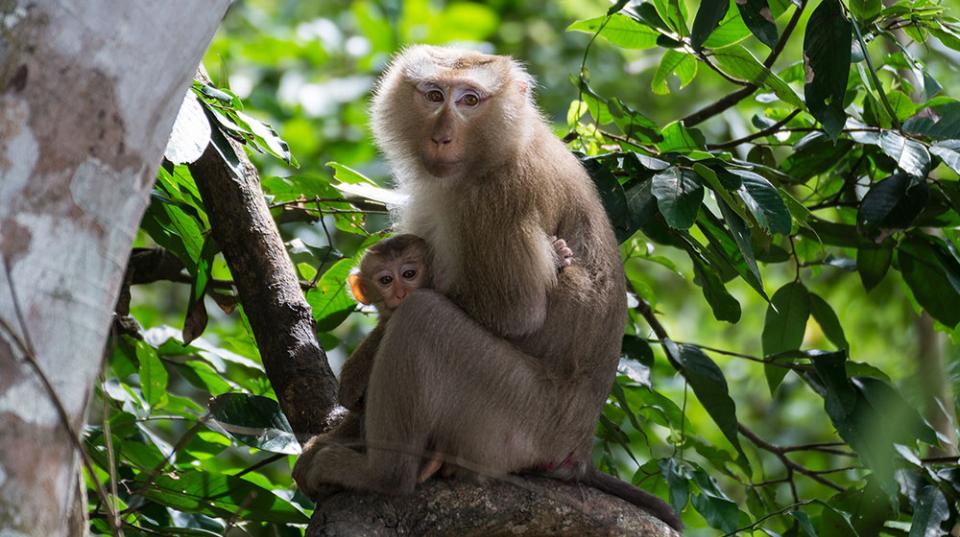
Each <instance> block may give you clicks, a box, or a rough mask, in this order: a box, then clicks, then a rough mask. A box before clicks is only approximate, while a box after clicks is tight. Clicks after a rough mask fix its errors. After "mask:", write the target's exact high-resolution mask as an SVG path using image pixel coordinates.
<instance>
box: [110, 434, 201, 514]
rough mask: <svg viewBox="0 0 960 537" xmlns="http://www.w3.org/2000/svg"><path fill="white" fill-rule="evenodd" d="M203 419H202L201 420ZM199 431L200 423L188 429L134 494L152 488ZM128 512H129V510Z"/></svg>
mask: <svg viewBox="0 0 960 537" xmlns="http://www.w3.org/2000/svg"><path fill="white" fill-rule="evenodd" d="M202 419H203V418H201V420H202ZM199 430H200V423H199V422H197V423H195V424H194V425H193V426H192V427H190V428H189V429H187V432H185V433H183V436H181V437H180V440H178V441H177V443H176V444H175V445H174V446H173V448H172V449H171V450H170V454H169V455H167V456H165V457H164V458H163V460H162V461H160V462H159V463H158V464H157V465H156V466H154V467H153V469H152V470H150V473H148V474H147V478H146V479H145V480H144V481H143V482H142V483H140V486H138V487H137V489H136V490H135V491H133V494H140V493H142V492H143V491H145V490H147V489H148V488H150V486H151V485H153V481H154V480H155V479H156V478H157V476H158V475H160V472H161V471H163V469H164V468H165V467H166V466H167V464H169V463H170V459H172V458H173V456H174V455H176V453H177V452H178V451H180V450H181V449H183V447H184V446H186V445H187V443H188V442H190V441H191V440H193V437H194V436H196V434H197V432H198V431H199ZM127 511H129V509H128V510H127Z"/></svg>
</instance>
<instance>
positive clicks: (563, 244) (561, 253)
mask: <svg viewBox="0 0 960 537" xmlns="http://www.w3.org/2000/svg"><path fill="white" fill-rule="evenodd" d="M553 251H554V252H556V254H557V257H558V258H559V261H558V264H559V265H560V268H561V269H563V268H565V267H569V266H570V265H571V264H573V250H571V249H570V247H569V246H567V241H565V240H563V239H554V241H553Z"/></svg>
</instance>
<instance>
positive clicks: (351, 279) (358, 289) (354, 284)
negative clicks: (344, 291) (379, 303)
mask: <svg viewBox="0 0 960 537" xmlns="http://www.w3.org/2000/svg"><path fill="white" fill-rule="evenodd" d="M347 282H348V283H349V284H350V291H351V292H353V297H354V298H356V299H357V302H360V303H361V304H369V303H370V299H369V298H367V297H366V296H365V295H364V294H363V278H361V277H360V274H359V273H357V272H354V273H353V274H351V275H349V276H347Z"/></svg>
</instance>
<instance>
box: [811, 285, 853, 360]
mask: <svg viewBox="0 0 960 537" xmlns="http://www.w3.org/2000/svg"><path fill="white" fill-rule="evenodd" d="M810 313H811V314H812V315H813V319H814V320H815V321H817V324H819V325H820V328H821V329H822V330H823V333H824V335H826V336H827V339H829V340H830V342H831V343H833V344H834V345H836V346H837V348H838V349H848V348H850V345H849V344H848V343H847V338H846V337H845V336H844V335H843V326H841V325H840V319H839V318H838V317H837V314H836V313H834V311H833V308H831V307H830V304H829V303H828V302H827V301H826V300H824V299H823V298H822V297H821V296H820V295H817V294H815V293H810Z"/></svg>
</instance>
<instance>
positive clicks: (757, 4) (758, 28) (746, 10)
mask: <svg viewBox="0 0 960 537" xmlns="http://www.w3.org/2000/svg"><path fill="white" fill-rule="evenodd" d="M736 4H737V8H738V9H739V10H740V16H742V17H743V22H744V23H746V25H747V28H750V32H751V33H753V35H755V36H757V39H759V40H760V41H761V42H762V43H763V44H764V45H766V46H768V47H770V48H771V49H772V48H773V47H774V46H776V44H777V36H778V33H777V25H776V23H775V22H774V19H773V14H771V13H770V6H769V5H768V4H767V0H746V1H742V2H741V1H738V2H736Z"/></svg>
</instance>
